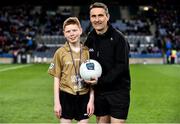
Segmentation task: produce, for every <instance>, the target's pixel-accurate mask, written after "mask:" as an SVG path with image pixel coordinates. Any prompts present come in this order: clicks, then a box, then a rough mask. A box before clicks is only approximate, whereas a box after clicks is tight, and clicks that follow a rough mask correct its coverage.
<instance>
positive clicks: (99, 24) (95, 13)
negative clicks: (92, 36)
mask: <svg viewBox="0 0 180 124" xmlns="http://www.w3.org/2000/svg"><path fill="white" fill-rule="evenodd" d="M90 21H91V24H92V26H93V28H94V29H95V30H96V31H97V32H103V33H104V32H105V31H106V30H107V27H108V26H107V22H108V21H109V15H106V12H105V10H104V9H103V8H92V9H91V10H90Z"/></svg>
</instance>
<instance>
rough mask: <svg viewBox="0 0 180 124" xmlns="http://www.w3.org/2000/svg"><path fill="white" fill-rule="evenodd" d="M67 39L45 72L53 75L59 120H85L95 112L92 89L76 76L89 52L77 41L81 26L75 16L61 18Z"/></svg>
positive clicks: (81, 121)
mask: <svg viewBox="0 0 180 124" xmlns="http://www.w3.org/2000/svg"><path fill="white" fill-rule="evenodd" d="M63 33H64V37H65V38H66V40H67V42H66V43H65V45H64V46H62V47H61V48H59V49H58V50H57V51H56V52H55V54H54V57H53V61H52V63H51V65H50V67H49V69H48V73H49V74H50V75H52V76H54V112H55V115H56V116H57V118H59V119H60V121H61V123H72V120H73V119H75V120H77V121H78V123H83V124H86V123H88V118H89V116H91V115H92V114H93V112H94V91H93V90H92V89H91V88H90V85H88V84H85V83H84V82H83V81H82V79H81V78H80V76H79V67H80V64H81V63H82V62H83V61H85V60H87V59H89V51H88V48H87V47H84V46H83V45H82V44H81V42H80V36H81V34H82V28H81V25H80V22H79V20H78V19H77V18H76V17H69V18H67V19H66V20H65V21H64V24H63Z"/></svg>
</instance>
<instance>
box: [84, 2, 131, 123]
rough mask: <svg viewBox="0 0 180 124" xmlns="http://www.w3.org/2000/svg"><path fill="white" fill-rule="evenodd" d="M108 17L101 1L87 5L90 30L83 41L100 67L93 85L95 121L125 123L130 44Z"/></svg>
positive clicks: (106, 9) (127, 100) (128, 87)
mask: <svg viewBox="0 0 180 124" xmlns="http://www.w3.org/2000/svg"><path fill="white" fill-rule="evenodd" d="M109 18H110V15H109V12H108V8H107V6H106V5H105V4H103V3H99V2H96V3H94V4H92V5H91V6H90V22H91V24H92V27H93V30H92V31H91V32H90V33H89V35H88V37H87V40H86V42H85V45H86V46H87V47H88V48H89V52H90V58H91V59H95V60H97V61H98V62H99V63H100V64H101V66H102V71H103V72H102V76H101V77H100V78H99V79H98V83H97V85H94V92H95V115H96V119H97V123H118V124H119V123H125V120H126V119H127V115H128V110H129V105H130V82H131V81H130V70H129V57H128V54H129V49H130V48H129V44H128V42H127V41H126V40H125V38H124V36H123V34H122V33H121V32H120V31H118V30H116V29H114V28H113V27H112V25H111V24H110V23H109ZM92 82H93V81H92ZM89 83H91V82H89Z"/></svg>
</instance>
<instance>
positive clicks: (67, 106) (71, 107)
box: [60, 91, 89, 121]
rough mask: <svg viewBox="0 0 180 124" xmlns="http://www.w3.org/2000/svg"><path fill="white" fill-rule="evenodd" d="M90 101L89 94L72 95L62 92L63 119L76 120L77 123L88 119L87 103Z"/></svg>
mask: <svg viewBox="0 0 180 124" xmlns="http://www.w3.org/2000/svg"><path fill="white" fill-rule="evenodd" d="M88 101H89V93H87V94H85V95H72V94H69V93H66V92H63V91H60V103H61V108H62V115H61V118H64V119H71V120H72V119H75V120H77V121H79V120H83V119H87V118H89V116H88V115H87V103H88Z"/></svg>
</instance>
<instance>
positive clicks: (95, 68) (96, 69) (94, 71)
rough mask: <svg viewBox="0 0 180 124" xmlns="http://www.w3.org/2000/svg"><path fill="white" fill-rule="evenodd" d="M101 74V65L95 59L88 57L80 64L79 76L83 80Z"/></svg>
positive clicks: (97, 76)
mask: <svg viewBox="0 0 180 124" xmlns="http://www.w3.org/2000/svg"><path fill="white" fill-rule="evenodd" d="M101 74H102V67H101V65H100V63H99V62H98V61H96V60H93V59H89V60H86V61H85V62H83V63H82V64H81V66H80V76H81V78H82V79H84V80H90V79H91V78H99V77H100V76H101Z"/></svg>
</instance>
